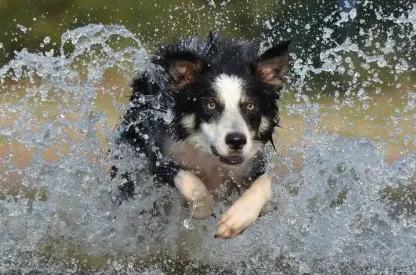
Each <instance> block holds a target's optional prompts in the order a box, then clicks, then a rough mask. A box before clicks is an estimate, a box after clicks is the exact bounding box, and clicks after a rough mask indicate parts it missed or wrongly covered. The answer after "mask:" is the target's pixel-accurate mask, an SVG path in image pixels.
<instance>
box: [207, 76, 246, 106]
mask: <svg viewBox="0 0 416 275" xmlns="http://www.w3.org/2000/svg"><path fill="white" fill-rule="evenodd" d="M243 86H244V81H243V80H242V79H240V78H238V77H236V76H231V75H226V74H221V75H219V76H218V77H217V78H216V79H215V82H214V89H215V91H216V92H217V93H218V95H219V97H220V98H221V100H223V102H224V105H225V111H226V112H227V111H237V112H238V111H239V110H238V106H239V104H240V101H241V97H242V94H243Z"/></svg>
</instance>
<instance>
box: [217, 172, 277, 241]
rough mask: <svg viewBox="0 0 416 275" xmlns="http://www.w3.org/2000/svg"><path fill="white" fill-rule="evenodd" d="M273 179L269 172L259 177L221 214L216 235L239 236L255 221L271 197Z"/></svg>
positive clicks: (223, 236) (224, 236) (225, 236)
mask: <svg viewBox="0 0 416 275" xmlns="http://www.w3.org/2000/svg"><path fill="white" fill-rule="evenodd" d="M271 194H272V191H271V180H270V177H269V176H268V175H267V174H263V175H261V176H260V177H258V178H257V179H256V180H255V181H254V182H253V183H252V185H251V186H250V188H248V189H247V190H246V191H245V192H244V193H243V194H242V196H241V197H240V198H238V200H237V201H236V202H235V203H234V204H233V205H232V206H231V207H230V208H229V209H228V210H227V211H226V212H225V213H224V214H223V215H222V216H221V218H220V219H219V221H218V230H217V234H216V237H221V238H230V237H234V236H237V235H238V234H240V233H241V232H242V231H244V229H246V228H247V227H249V226H250V225H251V224H252V223H254V222H255V221H256V220H257V218H258V216H259V214H260V211H261V210H262V208H263V207H264V205H265V204H266V203H267V202H268V201H269V200H270V198H271Z"/></svg>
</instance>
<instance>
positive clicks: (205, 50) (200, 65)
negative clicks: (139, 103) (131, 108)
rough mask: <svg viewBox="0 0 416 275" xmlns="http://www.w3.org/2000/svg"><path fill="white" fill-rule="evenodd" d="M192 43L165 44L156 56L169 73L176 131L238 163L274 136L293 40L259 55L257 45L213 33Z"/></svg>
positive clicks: (195, 143)
mask: <svg viewBox="0 0 416 275" xmlns="http://www.w3.org/2000/svg"><path fill="white" fill-rule="evenodd" d="M191 44H192V43H185V42H181V43H178V44H175V45H168V46H165V47H163V48H162V50H161V51H160V53H159V54H158V55H157V56H156V58H155V59H154V63H156V64H159V65H161V66H162V67H163V68H164V69H165V71H166V72H167V75H168V77H169V85H168V89H169V90H170V92H171V95H172V96H173V98H174V100H175V106H174V107H173V110H172V111H173V115H174V119H173V122H172V127H173V130H174V133H175V136H176V138H177V139H178V140H187V141H188V142H190V143H192V144H193V145H194V146H195V147H196V148H198V149H199V150H204V151H208V152H210V153H212V154H214V155H218V156H219V157H220V160H221V161H222V162H224V163H227V164H232V165H236V164H240V163H242V162H244V160H246V159H248V158H250V157H252V156H253V155H254V154H255V153H256V152H257V151H258V150H259V149H260V148H261V145H262V144H264V143H266V142H267V141H271V140H272V134H273V132H274V128H275V127H276V126H277V125H278V122H279V112H278V106H277V100H278V99H279V92H278V90H279V89H280V88H281V87H282V85H283V82H284V81H283V75H284V73H285V70H286V68H287V65H288V46H289V43H288V42H286V43H283V44H280V45H277V46H273V47H271V48H269V49H268V50H266V51H265V52H264V53H263V54H260V55H259V54H258V52H259V46H258V45H253V44H250V43H247V42H241V41H230V40H225V39H220V38H216V39H214V38H213V37H212V36H211V37H210V38H209V39H207V41H204V42H200V43H199V44H197V45H196V46H195V45H193V47H191Z"/></svg>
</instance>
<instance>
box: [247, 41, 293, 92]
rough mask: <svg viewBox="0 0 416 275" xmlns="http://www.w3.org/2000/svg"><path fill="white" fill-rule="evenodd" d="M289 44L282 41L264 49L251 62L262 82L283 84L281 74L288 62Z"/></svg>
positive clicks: (280, 85) (278, 86) (277, 85)
mask: <svg viewBox="0 0 416 275" xmlns="http://www.w3.org/2000/svg"><path fill="white" fill-rule="evenodd" d="M289 44H290V41H287V42H284V43H282V44H279V45H277V46H274V47H272V48H270V49H268V50H266V51H265V52H264V53H263V54H262V55H261V56H260V57H259V58H258V59H257V61H256V62H255V63H254V64H253V66H254V73H255V74H256V76H257V77H258V78H259V79H260V81H262V82H263V83H266V84H270V85H273V86H275V87H277V88H280V87H282V86H283V83H284V82H283V76H284V74H285V72H286V69H287V67H288V63H289V52H288V49H289Z"/></svg>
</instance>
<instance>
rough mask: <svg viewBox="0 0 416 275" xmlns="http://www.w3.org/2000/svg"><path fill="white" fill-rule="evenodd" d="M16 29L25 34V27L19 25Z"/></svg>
mask: <svg viewBox="0 0 416 275" xmlns="http://www.w3.org/2000/svg"><path fill="white" fill-rule="evenodd" d="M17 27H18V28H19V29H20V30H21V31H22V32H23V33H26V31H27V28H26V27H25V26H23V25H20V24H17Z"/></svg>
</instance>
